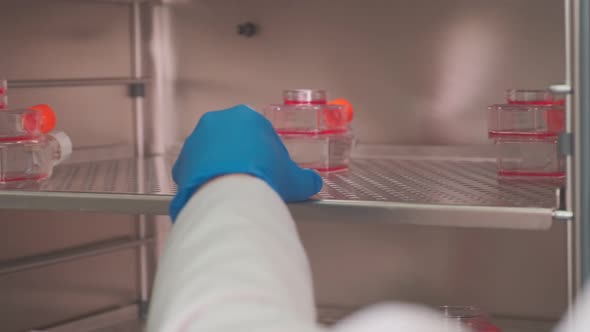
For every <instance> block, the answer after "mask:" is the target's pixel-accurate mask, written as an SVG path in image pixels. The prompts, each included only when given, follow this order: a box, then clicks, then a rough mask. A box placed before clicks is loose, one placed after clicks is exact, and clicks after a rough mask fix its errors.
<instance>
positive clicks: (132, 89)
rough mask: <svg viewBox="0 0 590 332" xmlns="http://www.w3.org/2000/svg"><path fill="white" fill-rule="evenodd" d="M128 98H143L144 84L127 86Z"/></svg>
mask: <svg viewBox="0 0 590 332" xmlns="http://www.w3.org/2000/svg"><path fill="white" fill-rule="evenodd" d="M129 97H131V98H143V97H145V83H131V84H129Z"/></svg>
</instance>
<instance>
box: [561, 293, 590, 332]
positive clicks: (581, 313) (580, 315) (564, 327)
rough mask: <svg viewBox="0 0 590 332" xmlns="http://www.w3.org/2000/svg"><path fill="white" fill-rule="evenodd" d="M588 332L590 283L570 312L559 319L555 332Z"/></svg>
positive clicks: (589, 329)
mask: <svg viewBox="0 0 590 332" xmlns="http://www.w3.org/2000/svg"><path fill="white" fill-rule="evenodd" d="M588 331H590V282H587V283H586V286H585V288H584V290H583V291H582V292H580V295H579V296H578V298H577V299H576V303H575V305H574V306H573V308H572V309H571V310H569V311H568V312H567V313H566V314H565V316H564V317H563V318H562V319H561V321H560V322H559V324H558V325H557V327H556V328H555V332H588Z"/></svg>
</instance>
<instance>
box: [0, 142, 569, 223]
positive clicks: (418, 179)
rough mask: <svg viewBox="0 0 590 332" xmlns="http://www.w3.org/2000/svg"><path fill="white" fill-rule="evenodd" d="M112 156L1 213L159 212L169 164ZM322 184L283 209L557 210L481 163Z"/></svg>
mask: <svg viewBox="0 0 590 332" xmlns="http://www.w3.org/2000/svg"><path fill="white" fill-rule="evenodd" d="M116 151H117V150H115V149H103V150H102V152H100V153H99V152H94V153H91V152H88V151H86V152H84V153H86V157H83V158H81V157H80V156H81V155H82V154H83V153H82V152H80V154H79V155H78V158H77V159H76V160H73V161H72V162H70V163H68V164H64V165H61V166H59V167H57V168H56V169H55V172H54V174H53V176H52V178H51V179H50V180H49V181H46V182H42V183H40V184H27V185H25V186H24V187H22V188H16V189H10V190H2V191H0V208H12V209H15V208H16V209H19V208H27V209H51V210H79V211H104V212H122V213H145V214H166V213H167V208H168V204H169V202H170V200H171V198H172V195H174V193H175V190H176V188H175V185H174V183H173V181H172V179H171V176H170V173H171V172H170V169H171V166H172V163H173V160H174V158H173V157H167V156H158V157H151V158H145V159H135V158H130V157H125V156H124V154H123V155H122V154H121V153H120V151H119V152H117V153H115V152H116ZM90 156H91V157H90ZM324 181H325V185H324V189H323V191H322V192H321V193H319V194H318V195H317V196H316V198H315V199H314V200H312V201H309V202H303V203H296V204H290V205H289V207H290V209H291V211H292V213H293V215H294V216H295V218H296V219H301V220H313V221H335V222H370V221H375V222H387V223H411V224H424V225H439V226H466V227H499V228H521V229H546V228H549V227H550V225H551V222H552V218H553V212H554V210H555V209H556V208H557V206H558V203H557V202H558V192H559V190H558V188H557V186H556V185H554V184H548V183H546V184H543V183H534V182H520V183H499V182H498V181H497V179H496V173H495V164H494V162H493V161H491V160H489V159H486V158H465V157H450V156H443V157H436V158H424V156H416V155H414V156H412V155H389V156H380V157H379V158H367V157H363V158H356V159H354V161H353V162H352V165H351V168H350V171H349V172H347V173H340V174H339V173H336V174H332V175H328V176H325V177H324Z"/></svg>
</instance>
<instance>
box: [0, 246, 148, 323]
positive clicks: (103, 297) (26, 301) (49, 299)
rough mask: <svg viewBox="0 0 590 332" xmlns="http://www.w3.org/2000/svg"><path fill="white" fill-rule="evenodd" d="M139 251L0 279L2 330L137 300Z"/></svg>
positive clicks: (126, 251)
mask: <svg viewBox="0 0 590 332" xmlns="http://www.w3.org/2000/svg"><path fill="white" fill-rule="evenodd" d="M136 262H137V250H134V249H130V250H125V251H119V252H115V253H111V254H108V255H99V256H93V257H90V258H86V259H82V260H75V261H70V262H67V263H62V264H59V265H51V266H46V267H43V268H40V269H34V270H27V271H22V272H19V273H14V274H7V275H3V276H1V277H0V293H1V294H2V296H1V297H0V312H2V331H6V332H13V331H15V332H17V331H24V330H29V329H33V328H38V327H40V326H51V325H56V324H58V323H60V322H64V321H68V320H71V319H72V318H74V317H81V316H85V315H89V314H91V313H96V312H98V311H103V310H106V309H109V308H116V307H121V306H125V305H128V304H129V303H135V302H136V301H137V294H138V288H137V286H138V285H137V280H138V279H137V278H138V275H137V265H136Z"/></svg>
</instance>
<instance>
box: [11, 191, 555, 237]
mask: <svg viewBox="0 0 590 332" xmlns="http://www.w3.org/2000/svg"><path fill="white" fill-rule="evenodd" d="M171 199H172V196H171V195H145V194H144V195H137V194H113V193H71V192H50V193H48V192H33V191H30V192H29V191H0V209H29V210H53V211H83V212H105V213H127V214H152V215H166V214H167V213H168V205H169V203H170V200H171ZM289 209H290V210H291V213H292V214H293V217H294V218H295V220H301V221H314V222H318V221H321V222H348V223H367V222H369V223H389V224H412V225H428V226H446V227H480V228H503V229H535V230H545V229H549V228H550V227H551V224H552V221H553V213H554V211H553V209H549V208H534V207H531V208H527V207H494V206H465V205H435V204H417V203H401V202H371V201H344V200H342V201H340V200H312V201H308V202H301V203H292V204H289ZM368 220H369V221H368Z"/></svg>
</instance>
